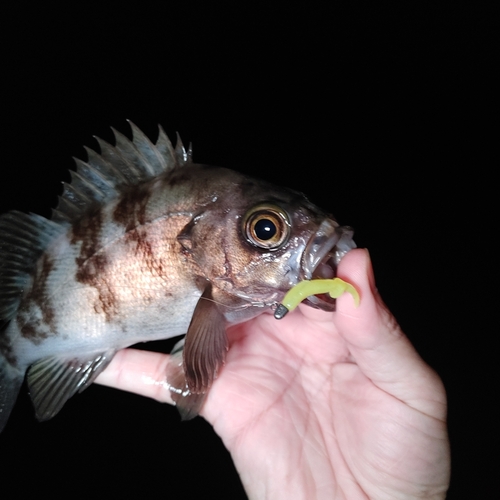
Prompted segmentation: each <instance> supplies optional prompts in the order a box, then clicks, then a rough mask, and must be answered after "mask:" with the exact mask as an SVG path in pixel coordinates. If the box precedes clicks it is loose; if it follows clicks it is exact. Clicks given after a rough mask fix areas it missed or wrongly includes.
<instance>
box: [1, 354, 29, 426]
mask: <svg viewBox="0 0 500 500" xmlns="http://www.w3.org/2000/svg"><path fill="white" fill-rule="evenodd" d="M23 380H24V374H22V373H21V372H19V370H17V369H15V368H13V367H12V365H11V364H10V363H9V361H8V360H7V359H6V358H5V356H3V355H2V354H1V353H0V432H2V430H3V428H4V427H5V424H6V423H7V420H8V419H9V415H10V412H11V411H12V408H14V404H15V402H16V399H17V395H18V393H19V390H20V389H21V385H22V384H23Z"/></svg>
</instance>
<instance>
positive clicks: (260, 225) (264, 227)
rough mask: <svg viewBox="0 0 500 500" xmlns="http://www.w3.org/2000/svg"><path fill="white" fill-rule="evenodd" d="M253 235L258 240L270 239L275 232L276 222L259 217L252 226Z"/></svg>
mask: <svg viewBox="0 0 500 500" xmlns="http://www.w3.org/2000/svg"><path fill="white" fill-rule="evenodd" d="M254 231H255V235H256V236H257V238H259V239H260V240H264V241H266V240H270V239H271V238H272V237H273V236H274V235H275V234H276V232H277V229H276V224H274V222H273V221H271V220H269V219H260V220H259V221H257V222H256V223H255V226H254Z"/></svg>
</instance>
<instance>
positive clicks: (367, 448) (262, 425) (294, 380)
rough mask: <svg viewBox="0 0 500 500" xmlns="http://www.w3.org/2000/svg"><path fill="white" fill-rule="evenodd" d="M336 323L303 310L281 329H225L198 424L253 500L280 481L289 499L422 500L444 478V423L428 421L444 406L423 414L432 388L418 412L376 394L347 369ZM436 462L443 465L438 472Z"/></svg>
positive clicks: (352, 351) (351, 366) (261, 323)
mask: <svg viewBox="0 0 500 500" xmlns="http://www.w3.org/2000/svg"><path fill="white" fill-rule="evenodd" d="M342 300H350V299H349V298H348V297H346V298H344V299H342ZM337 314H339V313H335V314H328V313H323V312H319V311H314V310H312V309H310V308H307V307H305V306H303V307H301V309H300V310H299V311H297V312H295V313H293V314H290V315H288V316H287V317H285V318H284V319H283V320H281V321H276V320H275V319H274V318H273V317H272V316H271V315H262V316H260V317H258V318H256V319H255V320H254V321H252V322H248V323H245V324H243V325H238V326H236V327H234V328H233V329H232V330H231V331H230V339H231V348H230V351H229V353H228V357H227V360H226V365H225V367H224V370H223V372H222V373H221V376H220V378H219V379H218V380H217V381H216V383H215V384H214V386H213V388H212V390H211V392H210V395H209V398H208V399H207V403H206V406H205V408H204V416H205V417H206V418H207V419H208V420H209V421H210V422H211V423H212V424H213V425H214V428H215V430H216V432H217V433H218V434H219V435H220V436H221V438H222V439H223V441H224V443H225V445H226V446H227V448H228V449H229V451H230V452H231V454H232V456H233V459H234V460H235V464H236V467H237V468H238V470H240V471H243V472H242V473H241V475H242V481H243V483H244V484H245V486H246V487H247V489H248V490H249V491H251V490H252V487H254V486H255V485H254V483H255V480H256V478H258V480H259V481H260V482H262V481H264V484H263V485H261V490H260V491H259V494H257V495H256V496H257V497H261V496H264V495H268V496H269V497H271V498H278V497H280V495H278V491H273V486H272V483H273V482H274V481H277V478H280V477H281V479H282V480H281V481H277V482H279V484H280V487H279V492H280V494H282V495H283V496H284V497H286V496H287V495H286V493H285V492H284V491H283V484H285V485H286V487H285V488H288V497H290V495H292V496H293V495H295V496H293V497H294V498H297V496H296V495H297V491H309V493H308V495H307V497H308V498H315V497H316V495H317V497H322V495H325V496H329V497H331V494H332V492H334V491H336V492H337V493H338V495H339V497H342V496H345V497H346V498H358V497H359V498H363V497H364V495H368V496H369V497H370V498H372V497H378V496H382V497H385V496H386V495H389V498H390V497H391V495H394V497H395V498H403V497H404V496H403V495H404V493H406V494H413V495H415V496H418V495H419V490H421V491H425V492H426V493H425V497H426V498H427V497H430V495H429V492H430V491H433V487H436V489H439V487H442V485H440V484H439V482H440V481H443V477H446V469H447V461H446V459H445V457H444V455H445V453H446V452H445V453H443V452H442V448H443V441H444V440H445V439H446V435H445V431H444V426H443V422H442V420H440V419H436V418H435V416H434V415H433V412H440V411H442V404H443V401H437V402H436V405H435V408H432V411H430V410H429V413H430V415H428V414H426V413H425V412H424V411H426V410H428V409H429V408H428V404H431V405H433V401H432V400H433V398H434V396H435V394H436V387H429V389H428V392H427V394H419V397H420V398H423V399H427V401H423V402H422V404H421V408H412V407H411V406H409V404H408V403H407V402H405V401H404V400H403V398H402V394H399V395H398V396H399V397H398V396H394V395H392V394H391V393H389V392H387V387H384V389H382V388H380V387H378V386H377V385H376V384H375V383H374V382H373V381H372V380H371V379H370V378H368V377H367V376H366V375H365V374H364V373H363V372H362V370H361V369H360V367H359V366H358V364H357V363H356V347H354V348H353V346H351V345H350V344H348V343H347V342H346V341H345V340H344V338H343V337H342V336H341V335H340V333H339V328H338V326H337V324H336V315H337ZM343 321H344V322H345V321H349V318H348V317H346V316H343V317H342V318H341V320H340V321H339V323H340V324H341V326H342V322H343ZM360 342H361V343H362V342H363V339H362V338H361V340H360ZM412 396H413V394H412V391H411V390H410V391H408V397H409V399H410V400H411V399H412ZM438 399H439V398H438ZM410 404H412V403H411V402H410ZM415 405H416V406H417V407H418V406H419V404H418V402H417V401H415ZM436 438H437V439H436ZM436 454H437V455H438V456H442V457H443V460H442V467H441V469H440V470H437V469H436ZM426 456H428V457H429V459H428V460H426V459H425V457H426ZM265 475H267V478H268V479H267V481H266V480H265V479H264V480H263V476H265ZM445 481H446V479H445ZM266 482H267V483H268V484H266ZM312 484H314V485H315V486H314V489H315V494H311V491H310V485H312ZM404 498H406V497H404Z"/></svg>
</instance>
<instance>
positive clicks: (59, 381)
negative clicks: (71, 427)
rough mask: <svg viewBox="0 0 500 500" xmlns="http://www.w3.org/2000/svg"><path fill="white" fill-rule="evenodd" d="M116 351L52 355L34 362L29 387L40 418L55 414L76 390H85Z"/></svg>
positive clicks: (45, 418) (49, 417) (29, 374)
mask: <svg viewBox="0 0 500 500" xmlns="http://www.w3.org/2000/svg"><path fill="white" fill-rule="evenodd" d="M115 352H116V351H115V350H109V351H106V352H102V353H99V354H96V353H92V354H90V355H88V356H79V357H71V358H69V357H68V358H60V357H49V358H44V359H41V360H40V361H37V362H36V363H33V364H32V365H31V367H30V368H29V371H28V387H29V391H30V394H31V400H32V401H33V405H34V407H35V413H36V418H37V419H38V420H40V421H44V420H49V419H51V418H52V417H54V416H55V415H56V414H57V413H58V412H59V411H60V410H61V408H62V407H63V406H64V403H66V401H67V400H68V399H69V398H70V397H71V396H73V395H74V394H75V393H76V392H82V391H83V390H84V389H86V388H87V387H88V386H89V385H90V384H91V383H92V382H93V381H94V380H95V378H96V377H97V375H99V373H101V372H102V371H103V370H104V368H106V366H107V365H108V364H109V362H110V361H111V359H112V358H113V356H114V355H115Z"/></svg>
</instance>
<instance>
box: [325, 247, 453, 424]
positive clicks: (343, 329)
mask: <svg viewBox="0 0 500 500" xmlns="http://www.w3.org/2000/svg"><path fill="white" fill-rule="evenodd" d="M338 276H339V277H340V278H342V279H344V280H346V281H348V282H350V283H352V284H353V285H354V286H355V287H356V288H357V290H358V291H359V293H360V296H361V302H360V305H359V307H358V308H355V306H354V303H353V300H352V298H351V297H349V296H348V295H347V294H344V295H343V296H342V297H340V298H339V299H337V314H336V315H335V319H334V321H335V324H336V326H337V328H338V331H339V333H340V335H341V336H342V337H343V339H344V340H345V342H346V343H347V345H348V347H349V351H350V353H351V355H352V357H353V359H354V361H355V363H356V364H357V365H358V366H359V368H360V369H361V371H362V372H363V374H364V375H365V376H366V377H368V378H369V379H370V380H371V381H372V382H373V383H374V384H375V385H376V386H378V387H379V388H380V389H382V390H384V391H385V392H387V393H389V394H392V395H393V396H394V397H396V398H398V399H400V400H402V401H404V402H405V403H406V404H408V405H409V406H411V407H414V408H415V409H417V410H419V411H421V412H423V413H425V414H428V415H431V416H434V417H436V418H439V419H441V420H443V419H445V417H446V396H445V392H444V388H443V384H442V382H441V380H440V379H439V377H438V375H437V374H436V373H435V372H434V371H433V370H432V369H431V368H430V367H429V366H428V365H427V364H426V363H425V362H424V361H423V360H422V358H421V357H420V356H419V355H418V353H417V351H416V350H415V348H414V347H413V345H412V344H411V343H410V341H409V340H408V338H407V337H406V335H405V334H404V333H403V332H402V330H401V328H400V327H399V325H398V323H397V321H396V319H395V318H394V316H393V315H392V314H391V312H390V311H389V310H388V309H387V307H386V305H385V304H384V302H383V301H382V299H381V297H380V295H379V294H378V292H377V289H376V287H375V278H374V274H373V268H372V264H371V260H370V255H369V253H368V251H367V250H365V249H358V250H352V251H351V252H349V253H348V254H347V255H346V256H345V257H344V258H343V259H342V261H341V263H340V265H339V269H338Z"/></svg>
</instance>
